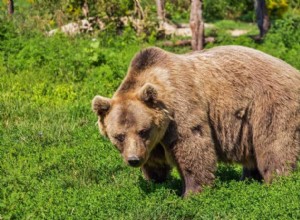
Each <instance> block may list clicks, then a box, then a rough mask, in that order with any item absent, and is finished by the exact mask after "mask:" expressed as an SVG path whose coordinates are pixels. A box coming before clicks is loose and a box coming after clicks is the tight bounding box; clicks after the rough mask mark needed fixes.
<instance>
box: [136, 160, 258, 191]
mask: <svg viewBox="0 0 300 220" xmlns="http://www.w3.org/2000/svg"><path fill="white" fill-rule="evenodd" d="M215 176H216V179H217V181H218V182H221V183H225V184H226V183H230V182H232V181H237V182H238V181H241V176H242V171H241V169H239V168H237V167H236V166H233V165H225V164H219V165H218V169H217V172H216V174H215ZM253 181H255V182H256V180H253V179H247V180H245V183H246V184H251V183H253ZM139 185H140V188H141V189H142V190H143V191H144V192H145V193H147V194H149V193H154V192H156V191H157V190H160V189H168V190H171V191H174V192H175V193H176V194H177V195H178V196H181V193H182V187H183V185H182V181H181V179H180V178H176V177H174V176H170V177H169V178H168V179H167V181H165V182H164V183H155V182H152V181H147V180H145V179H144V178H143V177H142V176H140V177H139Z"/></svg>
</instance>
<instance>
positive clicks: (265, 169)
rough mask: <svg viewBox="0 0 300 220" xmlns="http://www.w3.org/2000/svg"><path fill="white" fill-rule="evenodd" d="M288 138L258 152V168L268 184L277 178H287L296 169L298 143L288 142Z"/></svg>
mask: <svg viewBox="0 0 300 220" xmlns="http://www.w3.org/2000/svg"><path fill="white" fill-rule="evenodd" d="M287 137H288V136H286V137H285V138H284V139H279V140H277V141H274V142H273V143H272V144H271V145H268V146H265V147H264V149H260V150H256V159H257V166H258V169H259V171H260V173H261V175H262V177H263V179H264V181H265V182H266V183H271V182H272V180H273V179H274V177H276V176H286V175H288V174H289V173H290V172H291V171H292V170H294V169H295V168H296V165H297V148H296V142H293V141H288V140H287Z"/></svg>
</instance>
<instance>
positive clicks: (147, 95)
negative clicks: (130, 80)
mask: <svg viewBox="0 0 300 220" xmlns="http://www.w3.org/2000/svg"><path fill="white" fill-rule="evenodd" d="M138 96H139V98H140V100H142V101H143V102H145V103H152V104H153V103H155V102H156V101H157V96H158V93H157V90H156V88H155V86H154V85H152V84H150V83H146V84H145V85H144V86H143V87H142V88H141V89H140V91H139V92H138Z"/></svg>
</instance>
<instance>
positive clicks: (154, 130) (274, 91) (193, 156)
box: [92, 46, 300, 196]
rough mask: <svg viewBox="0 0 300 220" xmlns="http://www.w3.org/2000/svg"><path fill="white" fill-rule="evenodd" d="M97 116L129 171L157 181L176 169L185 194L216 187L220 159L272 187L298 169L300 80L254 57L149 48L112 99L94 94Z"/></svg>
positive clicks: (279, 64)
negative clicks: (275, 179) (138, 169)
mask: <svg viewBox="0 0 300 220" xmlns="http://www.w3.org/2000/svg"><path fill="white" fill-rule="evenodd" d="M92 108H93V110H94V111H95V112H96V113H97V115H98V125H99V129H100V132H101V133H102V134H103V135H104V136H106V137H108V138H109V139H110V140H111V142H112V143H113V144H114V145H115V146H116V148H117V149H118V150H119V151H120V153H121V154H122V156H123V158H124V160H125V162H126V163H128V164H129V165H130V166H133V167H141V169H142V171H143V173H144V175H145V177H146V179H150V180H154V181H156V182H161V181H164V180H165V179H166V178H167V176H168V174H169V173H170V171H171V169H172V167H176V168H177V169H178V171H179V173H180V175H181V178H182V181H183V186H184V188H183V195H184V196H185V195H187V194H188V193H189V192H199V191H201V189H202V188H203V186H204V185H210V184H212V182H213V180H214V178H215V175H214V174H215V171H216V166H217V162H218V161H222V162H229V163H240V164H242V165H243V176H242V178H257V179H260V178H263V180H264V181H265V182H266V183H270V182H271V181H272V179H273V177H274V176H276V175H287V174H288V173H290V171H292V170H294V169H295V168H296V164H297V159H298V156H299V152H300V73H299V71H298V70H296V69H295V68H293V67H292V66H290V65H289V64H287V63H285V62H283V61H282V60H279V59H277V58H275V57H272V56H270V55H267V54H265V53H262V52H260V51H257V50H254V49H250V48H246V47H241V46H220V47H215V48H213V49H209V50H204V51H201V52H192V53H188V54H184V55H177V54H173V53H170V52H166V51H164V50H162V49H159V48H155V47H153V48H148V49H144V50H142V51H141V52H140V53H138V54H137V55H136V56H135V58H134V59H133V60H132V62H131V65H130V67H129V70H128V73H127V75H126V77H125V79H124V80H123V82H122V84H121V85H120V87H119V88H118V90H117V91H116V92H115V94H114V96H113V97H112V98H111V99H110V98H104V97H101V96H96V97H95V98H94V99H93V101H92Z"/></svg>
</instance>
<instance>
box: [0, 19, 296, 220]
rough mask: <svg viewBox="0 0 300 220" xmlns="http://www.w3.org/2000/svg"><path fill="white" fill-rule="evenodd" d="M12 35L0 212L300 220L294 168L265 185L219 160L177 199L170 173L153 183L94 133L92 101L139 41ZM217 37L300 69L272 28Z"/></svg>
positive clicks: (3, 107) (110, 84)
mask: <svg viewBox="0 0 300 220" xmlns="http://www.w3.org/2000/svg"><path fill="white" fill-rule="evenodd" d="M238 25H239V24H238ZM228 28H230V27H228ZM5 33H6V34H7V33H8V32H5ZM9 33H10V32H9ZM11 33H12V34H11V35H9V36H10V37H3V35H2V38H1V39H2V41H0V48H1V50H0V54H1V56H0V94H1V96H0V219H299V218H300V171H299V170H298V171H296V172H295V173H294V174H293V175H291V176H289V177H285V178H280V179H278V180H277V181H275V182H274V183H273V184H272V185H270V186H267V185H264V184H260V183H258V182H255V181H246V182H242V181H239V176H240V175H241V167H240V166H238V165H224V164H220V165H219V168H218V172H217V180H216V183H215V185H214V186H213V187H211V188H206V189H205V190H204V191H203V192H202V193H201V194H199V195H197V196H193V197H190V198H188V199H182V198H181V197H180V196H179V195H180V191H181V181H180V178H179V175H178V173H177V172H176V171H174V172H173V173H172V177H171V178H170V179H169V180H168V181H167V182H166V183H163V184H154V183H151V182H147V181H145V180H144V179H143V177H142V174H141V172H140V170H138V169H133V168H130V167H127V166H126V165H125V164H124V163H123V161H122V158H121V156H120V155H119V153H118V152H117V150H115V149H114V147H113V146H112V145H111V144H110V143H109V141H108V140H105V139H104V138H102V137H101V136H100V134H99V132H98V128H97V127H96V125H95V122H96V116H95V115H94V114H93V113H92V111H91V100H92V98H93V97H94V95H96V94H101V95H105V96H111V95H112V94H113V92H114V91H115V89H116V88H117V86H118V85H119V83H120V82H121V80H122V78H123V77H124V75H125V73H126V70H127V66H128V64H129V62H130V60H131V58H132V56H133V55H134V54H135V52H137V51H138V50H140V49H141V48H143V47H145V46H147V44H143V43H141V42H140V41H138V40H136V39H134V38H132V36H131V35H130V34H128V36H126V37H123V38H122V37H116V38H107V39H103V36H102V38H99V39H97V40H92V39H91V38H89V37H77V38H67V37H64V36H60V35H58V36H55V37H52V38H47V37H44V36H42V35H39V34H33V35H31V36H23V35H17V34H13V30H11ZM5 36H6V35H5ZM217 37H218V38H217V39H218V41H217V45H220V44H241V45H247V46H251V47H255V48H258V49H261V50H264V51H268V52H269V53H271V54H273V55H274V56H278V57H281V58H283V59H285V60H286V61H287V62H289V63H291V64H292V65H294V66H297V67H298V68H299V69H300V67H299V58H298V57H299V56H298V55H299V51H298V50H297V48H299V42H294V43H292V47H287V46H286V45H285V44H283V43H282V44H281V45H278V44H272V42H271V41H270V40H269V38H270V39H272V40H274V39H277V40H278V39H280V37H281V35H280V32H276V33H275V32H274V33H270V35H269V36H268V38H267V39H266V40H265V42H264V43H263V44H259V45H257V44H255V43H253V42H252V41H251V39H250V38H247V37H240V38H230V37H229V36H228V35H226V34H223V33H218V35H217ZM212 46H215V45H208V47H212ZM167 49H169V50H172V51H174V48H167ZM175 50H176V51H177V52H185V51H188V50H189V48H188V47H187V48H183V49H175ZM291 51H294V52H291Z"/></svg>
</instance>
